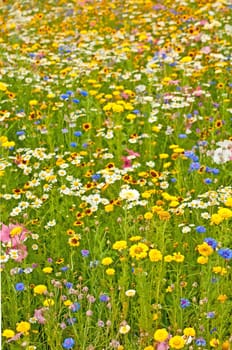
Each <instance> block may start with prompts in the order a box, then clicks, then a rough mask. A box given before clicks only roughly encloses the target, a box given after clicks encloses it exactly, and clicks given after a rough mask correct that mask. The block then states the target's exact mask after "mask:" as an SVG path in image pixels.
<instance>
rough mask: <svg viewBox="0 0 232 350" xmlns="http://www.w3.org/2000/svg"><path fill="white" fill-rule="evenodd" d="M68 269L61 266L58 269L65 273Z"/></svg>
mask: <svg viewBox="0 0 232 350" xmlns="http://www.w3.org/2000/svg"><path fill="white" fill-rule="evenodd" d="M68 269H69V267H68V266H63V267H61V268H60V271H62V272H66V271H68Z"/></svg>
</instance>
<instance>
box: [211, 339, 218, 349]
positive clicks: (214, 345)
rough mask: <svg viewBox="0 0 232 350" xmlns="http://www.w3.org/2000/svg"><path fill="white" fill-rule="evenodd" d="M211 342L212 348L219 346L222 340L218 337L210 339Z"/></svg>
mask: <svg viewBox="0 0 232 350" xmlns="http://www.w3.org/2000/svg"><path fill="white" fill-rule="evenodd" d="M209 343H210V346H212V348H217V347H218V345H219V343H220V342H219V340H218V339H216V338H213V339H211V340H210V342H209Z"/></svg>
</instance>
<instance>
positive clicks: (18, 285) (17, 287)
mask: <svg viewBox="0 0 232 350" xmlns="http://www.w3.org/2000/svg"><path fill="white" fill-rule="evenodd" d="M24 288H25V286H24V284H23V283H22V282H19V283H16V285H15V290H17V292H22V291H23V290H24Z"/></svg>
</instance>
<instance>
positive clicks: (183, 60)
mask: <svg viewBox="0 0 232 350" xmlns="http://www.w3.org/2000/svg"><path fill="white" fill-rule="evenodd" d="M191 61H192V57H191V56H185V57H183V58H182V59H181V60H180V63H189V62H191ZM180 349H181V348H180Z"/></svg>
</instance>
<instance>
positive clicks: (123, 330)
mask: <svg viewBox="0 0 232 350" xmlns="http://www.w3.org/2000/svg"><path fill="white" fill-rule="evenodd" d="M129 331H130V326H129V325H128V324H127V325H125V326H121V327H120V328H119V333H120V334H127V333H128V332H129Z"/></svg>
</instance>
